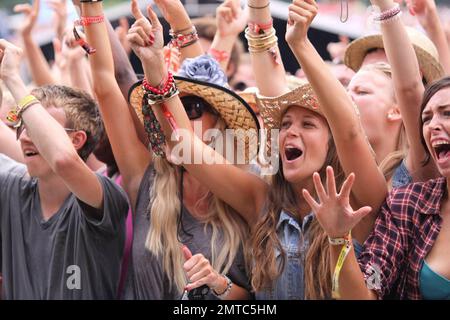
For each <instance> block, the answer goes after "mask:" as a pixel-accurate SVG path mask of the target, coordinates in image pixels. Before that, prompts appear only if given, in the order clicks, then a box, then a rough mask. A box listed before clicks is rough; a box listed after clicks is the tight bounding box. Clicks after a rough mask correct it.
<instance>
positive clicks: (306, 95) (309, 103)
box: [256, 80, 324, 155]
mask: <svg viewBox="0 0 450 320" xmlns="http://www.w3.org/2000/svg"><path fill="white" fill-rule="evenodd" d="M302 81H303V80H302ZM256 103H257V105H258V107H259V110H260V115H261V118H262V120H263V122H264V129H267V130H268V131H267V141H266V149H265V152H266V155H270V152H271V129H280V125H281V117H282V115H283V114H284V113H285V112H286V110H287V109H288V108H289V107H291V106H297V107H302V108H305V109H308V110H311V111H314V112H316V113H318V114H319V115H321V116H324V115H323V113H322V111H321V110H320V106H319V102H318V100H317V98H316V96H315V94H314V91H313V89H312V87H311V85H310V84H309V83H307V82H306V83H303V84H302V85H300V86H298V87H297V88H295V89H294V90H291V91H289V92H288V93H285V94H283V95H281V96H278V97H264V96H261V95H260V94H257V95H256Z"/></svg>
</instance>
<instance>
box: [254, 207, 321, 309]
mask: <svg viewBox="0 0 450 320" xmlns="http://www.w3.org/2000/svg"><path fill="white" fill-rule="evenodd" d="M313 218H314V215H313V214H312V213H310V214H309V215H307V216H306V217H305V218H304V219H303V221H302V225H301V226H300V225H299V223H298V222H297V221H296V220H295V219H294V218H292V217H291V216H289V215H288V214H287V213H285V212H284V211H282V212H281V214H280V219H279V220H278V224H277V235H278V239H279V240H280V242H281V245H282V247H283V250H284V251H285V253H286V263H285V267H284V270H283V271H282V273H281V274H280V276H279V277H278V279H276V280H275V282H274V284H273V286H272V287H271V288H270V289H265V290H263V291H259V292H256V293H255V297H256V299H257V300H303V299H304V298H305V282H304V261H305V256H306V252H307V250H308V246H309V243H308V239H307V238H308V237H307V232H308V226H309V224H310V222H311V221H312V219H313ZM276 257H277V262H278V263H280V262H281V252H279V251H278V250H276Z"/></svg>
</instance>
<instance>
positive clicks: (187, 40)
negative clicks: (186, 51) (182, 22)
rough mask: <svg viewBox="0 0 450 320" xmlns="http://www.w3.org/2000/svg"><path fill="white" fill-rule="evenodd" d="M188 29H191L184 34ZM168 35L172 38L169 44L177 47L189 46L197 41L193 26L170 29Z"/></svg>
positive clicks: (195, 30)
mask: <svg viewBox="0 0 450 320" xmlns="http://www.w3.org/2000/svg"><path fill="white" fill-rule="evenodd" d="M189 30H191V31H190V32H188V33H186V34H185V33H184V32H186V31H189ZM169 35H170V37H171V38H172V40H171V41H170V45H171V46H173V47H176V48H179V49H181V48H186V47H189V46H190V45H191V44H194V43H196V42H197V41H198V34H197V29H195V27H194V26H190V27H188V28H186V29H182V30H179V31H174V30H172V29H170V31H169Z"/></svg>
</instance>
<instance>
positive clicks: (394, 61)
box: [371, 0, 435, 180]
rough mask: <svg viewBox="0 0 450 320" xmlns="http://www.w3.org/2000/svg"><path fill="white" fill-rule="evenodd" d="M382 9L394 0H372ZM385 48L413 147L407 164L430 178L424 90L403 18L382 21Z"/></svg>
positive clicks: (413, 172)
mask: <svg viewBox="0 0 450 320" xmlns="http://www.w3.org/2000/svg"><path fill="white" fill-rule="evenodd" d="M371 2H372V4H373V5H375V6H378V7H379V8H380V10H381V11H382V12H383V11H386V10H389V9H392V8H393V7H394V5H395V2H394V1H393V0H371ZM381 33H382V35H383V43H384V49H385V51H386V55H387V58H388V61H389V64H390V65H391V67H392V80H393V82H394V90H395V94H396V98H397V103H398V106H399V109H400V113H401V115H402V119H403V124H404V126H405V130H406V135H407V138H408V143H409V150H408V154H407V156H406V167H407V168H408V171H409V172H410V173H411V175H412V177H413V178H414V179H415V180H427V179H429V178H432V177H433V174H434V172H435V171H434V170H433V169H434V167H433V164H429V165H427V167H423V166H422V162H423V160H424V159H425V155H426V153H425V149H424V147H423V146H422V144H421V142H420V130H421V129H420V128H421V126H420V123H419V119H420V110H419V108H420V103H421V101H422V96H423V92H424V86H423V84H422V77H421V74H420V70H419V63H418V61H417V57H416V54H415V52H414V48H413V46H412V44H411V41H410V39H409V37H408V34H407V32H406V29H405V27H404V25H403V23H402V21H401V20H400V19H395V18H394V19H392V20H390V21H389V22H388V23H382V24H381Z"/></svg>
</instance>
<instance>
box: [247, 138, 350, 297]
mask: <svg viewBox="0 0 450 320" xmlns="http://www.w3.org/2000/svg"><path fill="white" fill-rule="evenodd" d="M328 165H330V166H332V167H333V169H334V172H335V178H336V184H337V186H338V187H339V186H340V185H341V184H342V182H343V180H344V172H343V170H342V168H341V166H340V164H339V158H338V156H337V152H336V146H335V144H334V141H333V138H332V136H331V134H330V140H329V142H328V152H327V157H326V160H325V163H324V165H323V166H322V168H321V170H320V171H319V174H320V177H321V179H322V181H324V180H325V177H326V171H325V170H326V167H327V166H328ZM279 167H280V170H278V172H277V173H276V174H275V175H274V176H273V177H272V182H271V184H270V186H271V187H270V190H269V194H268V200H267V205H266V212H267V213H266V214H265V215H264V216H263V217H262V218H261V219H260V220H259V221H258V223H257V224H256V226H255V228H254V230H253V231H254V232H253V234H252V240H251V244H252V254H253V257H254V268H253V273H252V286H253V288H254V290H256V291H260V290H262V289H265V288H270V287H271V286H272V285H273V282H274V281H275V280H276V279H277V278H278V277H279V276H280V274H281V272H282V270H283V269H284V267H285V263H286V253H285V252H284V250H283V247H282V245H281V243H280V240H279V239H278V236H277V230H276V226H277V224H278V220H279V218H280V214H281V211H282V210H283V211H285V212H288V213H290V214H291V215H293V216H297V217H298V216H299V213H298V208H299V203H298V194H297V193H296V192H295V191H294V188H293V187H292V185H291V184H290V183H289V182H287V181H286V180H285V178H284V174H283V170H282V165H281V164H280V166H279ZM308 238H309V243H310V246H309V249H308V252H307V254H306V259H305V264H304V270H305V298H306V299H329V298H330V297H331V277H330V275H331V271H330V256H329V251H328V249H329V244H328V238H327V235H326V234H325V232H324V230H323V229H322V228H321V226H320V225H319V223H318V221H317V219H315V218H314V219H313V221H312V222H311V225H310V226H309V229H308ZM275 249H277V250H278V251H280V252H281V261H280V263H279V264H278V263H277V261H276V256H275Z"/></svg>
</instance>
